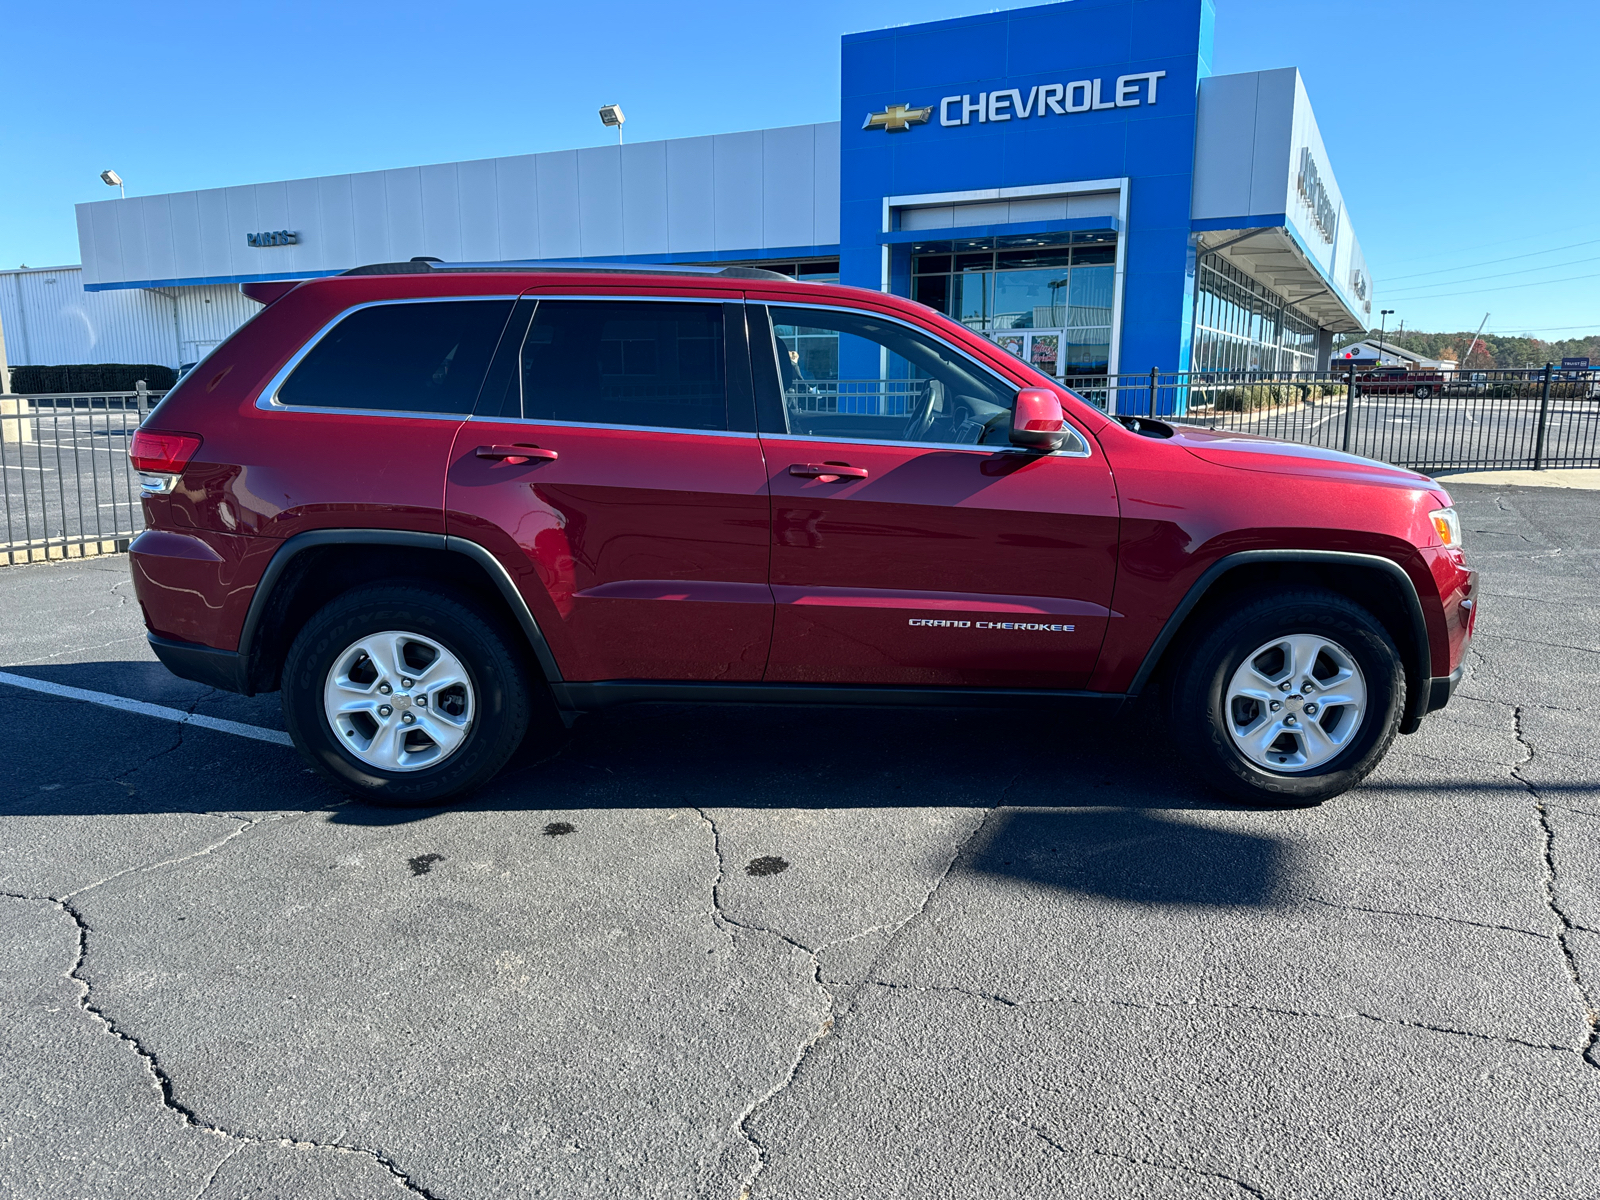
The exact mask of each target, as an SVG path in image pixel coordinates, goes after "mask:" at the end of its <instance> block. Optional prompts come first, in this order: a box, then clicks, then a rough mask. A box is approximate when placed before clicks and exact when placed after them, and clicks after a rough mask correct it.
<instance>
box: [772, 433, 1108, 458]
mask: <svg viewBox="0 0 1600 1200" xmlns="http://www.w3.org/2000/svg"><path fill="white" fill-rule="evenodd" d="M1068 428H1069V429H1071V430H1072V432H1073V433H1074V434H1077V436H1078V438H1079V440H1080V443H1081V442H1082V438H1083V435H1082V434H1078V431H1077V430H1076V429H1072V427H1071V426H1070V425H1069V426H1068ZM761 440H762V441H765V442H828V443H830V444H831V445H835V446H898V447H900V448H901V449H911V450H971V451H974V452H976V453H979V454H984V455H995V454H1032V455H1034V456H1035V457H1036V458H1093V457H1094V453H1093V451H1091V450H1090V449H1089V447H1088V446H1087V445H1085V446H1084V448H1083V449H1082V450H1047V451H1038V450H1029V449H1028V448H1027V447H1026V446H1013V445H1012V444H1011V443H1010V442H1006V443H1004V444H1003V445H988V446H984V445H974V444H973V443H972V442H891V441H887V440H880V439H878V438H842V437H827V436H819V435H817V434H814V433H812V434H807V433H763V434H762V435H761Z"/></svg>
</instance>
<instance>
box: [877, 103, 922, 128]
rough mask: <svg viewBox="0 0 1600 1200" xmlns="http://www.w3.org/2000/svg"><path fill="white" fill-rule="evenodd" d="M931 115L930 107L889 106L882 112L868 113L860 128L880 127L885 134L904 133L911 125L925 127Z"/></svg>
mask: <svg viewBox="0 0 1600 1200" xmlns="http://www.w3.org/2000/svg"><path fill="white" fill-rule="evenodd" d="M932 114H933V109H932V107H931V106H930V107H928V108H912V107H911V106H910V105H906V104H891V105H889V107H888V108H886V109H884V110H883V111H882V112H875V113H868V114H867V122H866V124H865V125H863V126H862V127H861V128H863V129H873V128H876V127H878V126H882V127H883V129H884V131H885V132H887V133H904V132H905V131H906V130H908V129H910V128H911V127H912V126H913V125H925V124H926V123H927V121H928V118H929V117H930V116H931V115H932Z"/></svg>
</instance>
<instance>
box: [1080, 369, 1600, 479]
mask: <svg viewBox="0 0 1600 1200" xmlns="http://www.w3.org/2000/svg"><path fill="white" fill-rule="evenodd" d="M1065 382H1066V383H1067V384H1068V385H1069V386H1070V387H1072V388H1073V389H1074V390H1075V391H1077V392H1079V394H1081V395H1083V396H1084V397H1085V398H1087V399H1089V400H1092V401H1093V402H1094V403H1096V404H1098V405H1100V406H1101V407H1102V408H1106V409H1108V410H1109V411H1112V412H1116V413H1131V414H1135V415H1149V416H1156V417H1159V418H1160V419H1161V420H1163V421H1167V422H1169V423H1172V424H1182V425H1203V426H1205V427H1206V428H1208V429H1221V430H1227V431H1229V432H1235V433H1254V434H1260V435H1262V436H1264V437H1271V438H1281V439H1283V440H1284V441H1291V442H1300V443H1303V444H1306V445H1312V446H1324V447H1327V448H1330V449H1334V450H1346V451H1349V452H1350V453H1351V454H1359V455H1361V456H1362V457H1364V458H1375V459H1378V460H1380V461H1382V462H1387V463H1393V464H1394V465H1396V466H1404V467H1412V468H1416V469H1418V470H1424V471H1446V470H1452V469H1459V470H1467V469H1474V468H1476V469H1484V468H1493V467H1500V468H1532V469H1534V470H1538V469H1541V468H1544V467H1600V382H1597V381H1596V379H1595V376H1594V375H1593V374H1592V373H1591V372H1589V371H1581V372H1562V371H1560V370H1557V369H1554V368H1551V367H1545V368H1541V369H1538V370H1526V371H1472V372H1458V373H1455V374H1451V375H1429V374H1425V373H1411V374H1408V375H1404V376H1395V377H1393V378H1376V377H1373V376H1371V375H1365V374H1363V373H1361V372H1296V373H1283V374H1258V373H1248V374H1246V373H1237V372H1198V371H1197V372H1192V373H1191V372H1179V373H1173V372H1164V371H1151V372H1148V373H1145V374H1140V375H1114V376H1103V375H1102V376H1088V377H1083V378H1077V379H1073V378H1069V379H1067V380H1066V381H1065Z"/></svg>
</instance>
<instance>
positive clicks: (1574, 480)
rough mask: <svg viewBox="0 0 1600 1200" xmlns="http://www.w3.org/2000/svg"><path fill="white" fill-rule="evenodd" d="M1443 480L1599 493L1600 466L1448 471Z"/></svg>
mask: <svg viewBox="0 0 1600 1200" xmlns="http://www.w3.org/2000/svg"><path fill="white" fill-rule="evenodd" d="M1434 478H1435V479H1437V480H1438V481H1439V482H1440V483H1443V484H1446V485H1448V484H1453V483H1477V484H1487V485H1488V486H1490V487H1546V488H1579V489H1581V490H1583V491H1586V492H1600V467H1552V468H1550V469H1548V470H1544V471H1448V472H1446V473H1445V474H1442V475H1435V476H1434Z"/></svg>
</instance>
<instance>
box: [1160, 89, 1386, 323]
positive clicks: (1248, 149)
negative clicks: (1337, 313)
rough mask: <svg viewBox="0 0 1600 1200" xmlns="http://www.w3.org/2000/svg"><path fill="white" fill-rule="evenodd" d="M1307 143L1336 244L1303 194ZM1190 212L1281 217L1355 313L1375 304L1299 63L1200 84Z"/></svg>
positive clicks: (1198, 216)
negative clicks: (1319, 228) (1316, 222)
mask: <svg viewBox="0 0 1600 1200" xmlns="http://www.w3.org/2000/svg"><path fill="white" fill-rule="evenodd" d="M1303 147H1309V149H1310V151H1311V155H1312V158H1313V160H1314V161H1315V163H1316V167H1317V174H1318V175H1319V176H1320V177H1321V180H1322V185H1323V187H1324V189H1325V190H1326V192H1327V196H1328V200H1329V202H1330V203H1331V204H1332V205H1333V208H1334V211H1335V213H1336V214H1337V216H1336V224H1335V231H1334V236H1333V239H1332V240H1331V241H1326V242H1325V241H1323V240H1322V238H1321V236H1320V234H1318V233H1317V232H1316V231H1315V230H1314V229H1313V228H1312V225H1311V219H1310V211H1309V209H1308V208H1307V206H1306V203H1305V201H1304V199H1303V198H1302V197H1301V196H1300V195H1299V193H1298V188H1297V176H1298V173H1299V158H1300V151H1301V149H1302V148H1303ZM1191 215H1192V216H1193V217H1194V219H1195V220H1197V221H1217V220H1231V219H1234V218H1241V221H1240V228H1248V225H1249V223H1248V222H1247V221H1244V220H1242V218H1249V217H1255V218H1273V217H1277V218H1280V219H1281V220H1282V221H1283V222H1284V224H1285V225H1286V226H1287V227H1288V228H1290V229H1292V230H1294V231H1296V232H1297V233H1298V234H1299V236H1300V242H1301V244H1302V245H1303V246H1304V247H1305V248H1306V251H1307V253H1309V254H1310V256H1311V257H1312V258H1313V259H1314V260H1315V261H1316V263H1317V265H1318V266H1319V267H1320V268H1321V269H1322V271H1323V272H1324V274H1325V275H1326V277H1327V278H1328V279H1329V280H1331V281H1332V283H1333V286H1334V288H1335V289H1336V290H1337V291H1338V292H1339V293H1340V295H1341V297H1342V299H1343V300H1344V302H1345V303H1346V304H1347V305H1349V307H1350V308H1351V310H1352V311H1354V312H1360V311H1362V308H1363V306H1364V305H1367V306H1368V307H1370V305H1368V303H1367V301H1363V300H1362V299H1361V298H1360V297H1358V296H1357V295H1356V294H1355V291H1354V289H1353V276H1354V273H1355V272H1358V271H1359V272H1360V273H1361V274H1362V275H1363V276H1364V275H1365V271H1366V260H1365V259H1364V258H1363V257H1362V253H1361V243H1360V242H1359V241H1358V240H1357V239H1356V235H1355V230H1354V228H1353V227H1352V226H1351V223H1350V214H1349V212H1348V210H1347V209H1346V208H1345V206H1344V198H1343V196H1342V195H1341V194H1340V191H1339V182H1338V180H1337V179H1335V178H1334V175H1333V167H1332V166H1331V165H1330V164H1329V162H1328V152H1327V149H1326V148H1325V147H1324V146H1323V144H1322V133H1321V132H1320V130H1318V128H1317V118H1316V116H1315V114H1314V113H1313V112H1312V111H1311V100H1310V98H1309V97H1308V96H1307V95H1306V89H1305V83H1304V82H1303V81H1302V80H1301V78H1300V72H1299V71H1298V70H1297V69H1296V68H1294V67H1281V68H1278V69H1276V70H1272V71H1249V72H1245V73H1242V74H1238V75H1213V76H1211V77H1209V78H1207V79H1202V80H1201V81H1200V94H1199V110H1198V114H1197V117H1196V130H1195V152H1194V196H1193V202H1192V207H1191ZM1369 299H1370V293H1369Z"/></svg>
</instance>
